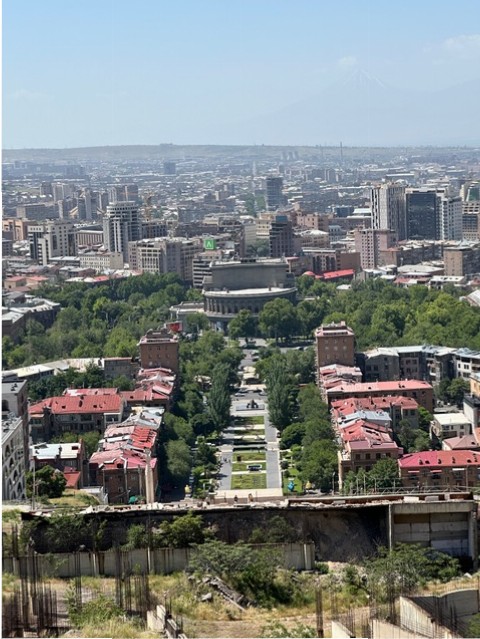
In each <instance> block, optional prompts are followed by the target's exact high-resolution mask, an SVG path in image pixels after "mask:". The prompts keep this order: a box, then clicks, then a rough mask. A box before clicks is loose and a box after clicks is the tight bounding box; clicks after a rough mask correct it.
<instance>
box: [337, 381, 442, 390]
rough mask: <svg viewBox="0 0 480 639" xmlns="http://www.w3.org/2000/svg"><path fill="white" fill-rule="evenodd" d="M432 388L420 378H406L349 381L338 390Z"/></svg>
mask: <svg viewBox="0 0 480 639" xmlns="http://www.w3.org/2000/svg"><path fill="white" fill-rule="evenodd" d="M420 389H425V390H427V389H431V390H433V389H432V386H431V384H429V383H428V382H423V381H421V380H419V379H405V380H401V381H399V382H359V383H356V384H352V383H349V382H346V383H343V384H340V385H339V387H338V390H341V391H344V392H348V391H352V392H353V393H365V392H367V391H369V390H371V391H374V392H388V391H397V390H420Z"/></svg>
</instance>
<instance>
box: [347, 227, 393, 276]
mask: <svg viewBox="0 0 480 639" xmlns="http://www.w3.org/2000/svg"><path fill="white" fill-rule="evenodd" d="M394 245H395V233H394V232H393V231H392V230H389V229H355V250H356V251H357V252H359V253H360V264H361V267H362V269H371V268H376V267H377V266H383V265H384V264H385V262H384V253H383V252H384V251H387V250H388V249H389V248H391V247H393V246H394Z"/></svg>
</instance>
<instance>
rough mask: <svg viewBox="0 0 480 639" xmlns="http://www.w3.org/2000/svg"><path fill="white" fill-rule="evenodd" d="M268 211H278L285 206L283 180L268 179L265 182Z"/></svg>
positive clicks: (279, 178)
mask: <svg viewBox="0 0 480 639" xmlns="http://www.w3.org/2000/svg"><path fill="white" fill-rule="evenodd" d="M265 189H266V203H267V211H276V210H278V209H279V208H281V207H282V205H283V193H282V189H283V178H281V177H273V176H272V177H267V178H266V180H265Z"/></svg>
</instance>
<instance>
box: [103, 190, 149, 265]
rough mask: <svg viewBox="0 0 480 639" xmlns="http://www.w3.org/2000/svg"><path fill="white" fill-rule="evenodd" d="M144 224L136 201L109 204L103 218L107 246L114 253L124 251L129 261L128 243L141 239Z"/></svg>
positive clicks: (125, 258) (125, 257)
mask: <svg viewBox="0 0 480 639" xmlns="http://www.w3.org/2000/svg"><path fill="white" fill-rule="evenodd" d="M141 233H142V226H141V219H140V213H139V210H138V206H137V204H136V203H135V202H117V203H115V204H109V205H108V206H107V212H106V214H105V216H104V218H103V235H104V244H105V248H106V249H107V250H108V251H110V252H112V253H122V254H123V257H124V261H125V262H126V261H128V243H129V242H135V241H138V240H140V239H141Z"/></svg>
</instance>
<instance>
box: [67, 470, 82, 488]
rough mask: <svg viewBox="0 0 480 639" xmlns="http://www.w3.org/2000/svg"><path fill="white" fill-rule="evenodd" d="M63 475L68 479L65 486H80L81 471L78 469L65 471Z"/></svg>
mask: <svg viewBox="0 0 480 639" xmlns="http://www.w3.org/2000/svg"><path fill="white" fill-rule="evenodd" d="M63 476H64V477H65V479H66V480H67V483H66V484H65V488H78V483H79V481H80V476H81V473H79V472H78V471H74V472H65V471H64V473H63Z"/></svg>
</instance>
